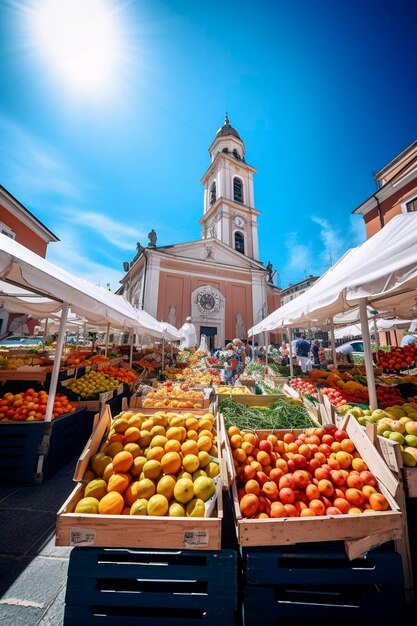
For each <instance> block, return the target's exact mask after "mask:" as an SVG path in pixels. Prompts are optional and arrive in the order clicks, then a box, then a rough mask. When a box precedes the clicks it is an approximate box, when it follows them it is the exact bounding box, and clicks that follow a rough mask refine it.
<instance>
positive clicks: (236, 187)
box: [233, 177, 243, 204]
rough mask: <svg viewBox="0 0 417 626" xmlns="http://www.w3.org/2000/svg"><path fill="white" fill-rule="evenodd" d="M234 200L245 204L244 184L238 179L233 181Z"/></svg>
mask: <svg viewBox="0 0 417 626" xmlns="http://www.w3.org/2000/svg"><path fill="white" fill-rule="evenodd" d="M233 200H234V201H235V202H242V204H243V183H242V181H241V180H240V178H237V177H235V178H234V179H233Z"/></svg>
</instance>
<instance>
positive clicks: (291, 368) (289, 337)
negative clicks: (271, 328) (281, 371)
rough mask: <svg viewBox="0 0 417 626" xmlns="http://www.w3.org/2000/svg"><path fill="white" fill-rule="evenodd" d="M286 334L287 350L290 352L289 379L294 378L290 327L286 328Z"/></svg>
mask: <svg viewBox="0 0 417 626" xmlns="http://www.w3.org/2000/svg"><path fill="white" fill-rule="evenodd" d="M287 333H288V343H289V350H290V376H291V378H292V377H293V376H294V361H293V355H292V343H291V342H292V332H291V328H290V326H288V328H287Z"/></svg>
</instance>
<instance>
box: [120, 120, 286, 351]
mask: <svg viewBox="0 0 417 626" xmlns="http://www.w3.org/2000/svg"><path fill="white" fill-rule="evenodd" d="M209 154H210V158H211V163H210V165H209V167H208V169H207V171H206V172H205V174H204V176H203V178H202V179H201V182H202V184H203V186H204V209H203V216H202V217H201V219H200V220H199V224H200V226H201V229H202V233H201V239H200V240H197V241H189V242H186V243H180V244H173V245H169V246H157V245H156V233H155V232H154V231H151V233H149V244H148V246H147V247H146V248H143V247H142V246H140V245H139V244H138V253H137V255H136V256H135V258H134V259H133V261H132V262H130V263H128V262H125V263H124V269H125V271H126V275H125V276H124V278H123V279H122V281H121V283H122V286H121V288H120V289H119V290H118V293H123V294H124V295H125V297H126V298H127V299H128V300H129V301H130V302H131V303H132V304H133V305H134V306H136V307H138V308H142V309H144V310H145V311H147V312H148V313H150V314H151V315H153V316H154V317H156V318H157V319H158V320H162V321H167V322H170V323H172V324H173V325H174V326H177V327H181V326H182V324H183V323H184V322H185V318H186V317H187V316H188V315H191V318H192V321H193V323H194V325H195V326H196V329H197V334H198V337H200V335H202V334H205V335H206V336H207V338H208V342H209V346H210V347H223V346H224V343H225V341H227V340H230V339H233V338H234V337H240V338H243V339H245V338H246V337H247V331H248V329H249V328H250V327H251V326H253V325H254V324H256V323H257V322H259V321H261V320H262V319H263V318H264V317H266V316H267V315H268V314H269V313H271V312H272V311H274V310H275V309H276V308H278V307H279V306H280V290H279V289H278V287H276V286H275V285H274V284H273V271H272V267H271V266H270V265H269V266H268V267H265V265H264V264H263V263H262V262H261V261H260V260H259V249H258V221H257V219H258V216H259V211H257V210H256V209H255V201H254V186H253V177H254V174H255V172H256V170H255V168H254V167H252V166H251V165H249V164H248V163H247V162H246V160H245V146H244V143H243V141H242V139H241V138H240V136H239V133H238V132H237V130H236V129H235V128H233V127H232V126H231V125H230V122H229V119H228V117H227V116H226V119H225V122H224V124H223V126H222V127H221V128H220V129H219V130H218V132H217V134H216V136H215V139H214V141H213V143H212V144H211V146H210V148H209Z"/></svg>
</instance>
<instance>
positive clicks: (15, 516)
mask: <svg viewBox="0 0 417 626" xmlns="http://www.w3.org/2000/svg"><path fill="white" fill-rule="evenodd" d="M74 468H75V460H74V461H73V462H72V463H70V464H69V465H67V466H65V467H64V468H63V469H62V470H60V471H59V472H58V473H57V474H56V475H55V476H54V477H53V478H51V479H49V480H48V481H46V482H45V483H44V484H43V485H33V486H26V487H7V486H2V485H0V529H1V530H0V625H1V626H62V624H63V620H64V601H65V588H66V582H67V569H68V560H69V554H70V551H71V548H59V547H56V546H55V536H54V535H55V518H56V512H57V511H58V509H59V508H60V506H61V505H62V504H63V502H64V500H65V499H66V498H67V496H68V495H69V494H70V493H71V491H72V490H73V489H74V482H73V480H72V476H73V474H74Z"/></svg>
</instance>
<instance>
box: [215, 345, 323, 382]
mask: <svg viewBox="0 0 417 626" xmlns="http://www.w3.org/2000/svg"><path fill="white" fill-rule="evenodd" d="M212 355H213V356H215V357H217V358H218V360H219V362H220V363H223V364H224V366H225V382H226V384H233V383H234V381H235V380H236V378H237V377H238V376H239V375H240V374H241V373H242V372H243V370H244V368H245V365H247V364H248V363H250V362H256V363H260V364H266V361H267V358H268V359H271V358H273V360H274V361H275V362H276V363H279V364H280V365H289V363H290V358H291V356H292V358H293V361H294V362H296V363H297V364H298V365H299V366H300V367H301V370H302V371H303V372H304V373H305V372H308V371H310V370H311V369H313V368H325V367H326V357H325V352H324V348H323V347H322V346H321V344H320V343H319V340H318V339H314V340H313V341H312V342H310V341H308V340H307V339H306V338H305V336H304V335H301V334H299V335H296V336H295V339H294V340H293V341H292V342H291V346H290V345H289V344H288V343H286V342H285V341H283V342H282V343H281V345H279V344H276V343H275V344H270V345H269V346H268V355H267V353H266V349H265V347H264V346H259V345H258V344H254V345H252V343H250V342H247V343H244V342H243V341H242V340H241V339H238V338H236V339H233V341H230V342H229V343H227V344H226V347H225V349H224V350H221V349H220V348H215V349H214V350H212Z"/></svg>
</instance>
